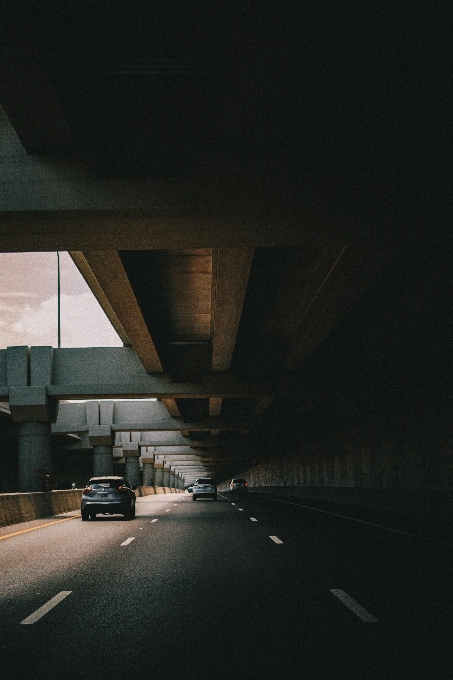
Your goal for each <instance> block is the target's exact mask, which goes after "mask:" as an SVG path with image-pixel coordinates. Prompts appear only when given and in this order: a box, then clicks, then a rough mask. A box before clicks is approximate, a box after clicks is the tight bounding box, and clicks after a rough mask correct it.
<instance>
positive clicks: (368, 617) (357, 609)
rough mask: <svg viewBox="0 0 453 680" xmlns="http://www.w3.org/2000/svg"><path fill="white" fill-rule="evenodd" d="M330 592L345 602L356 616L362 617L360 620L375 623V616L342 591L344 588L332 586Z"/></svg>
mask: <svg viewBox="0 0 453 680" xmlns="http://www.w3.org/2000/svg"><path fill="white" fill-rule="evenodd" d="M330 592H331V593H332V594H333V595H335V597H338V599H339V600H341V602H343V604H345V605H346V606H347V607H348V608H349V609H350V610H351V611H352V612H354V614H356V616H358V617H359V619H362V621H365V622H366V623H376V622H377V618H376V617H374V616H373V615H372V614H370V613H369V612H367V610H366V609H364V608H363V607H361V606H360V604H359V603H358V602H356V601H355V600H353V599H352V597H350V596H349V595H348V594H347V593H345V592H344V590H337V589H334V588H331V589H330Z"/></svg>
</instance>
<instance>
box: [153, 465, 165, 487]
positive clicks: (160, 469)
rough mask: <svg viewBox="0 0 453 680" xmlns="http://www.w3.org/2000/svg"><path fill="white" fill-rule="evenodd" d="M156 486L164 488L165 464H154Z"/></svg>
mask: <svg viewBox="0 0 453 680" xmlns="http://www.w3.org/2000/svg"><path fill="white" fill-rule="evenodd" d="M154 486H156V487H163V486H164V466H163V463H154Z"/></svg>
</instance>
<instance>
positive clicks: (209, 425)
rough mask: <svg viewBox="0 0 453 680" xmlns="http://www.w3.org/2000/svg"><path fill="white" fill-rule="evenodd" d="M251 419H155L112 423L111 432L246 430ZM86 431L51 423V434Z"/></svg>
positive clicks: (73, 424)
mask: <svg viewBox="0 0 453 680" xmlns="http://www.w3.org/2000/svg"><path fill="white" fill-rule="evenodd" d="M252 425H253V423H252V422H251V421H246V420H241V421H228V420H225V419H221V418H207V419H206V420H204V421H201V422H198V423H187V422H185V421H183V420H182V419H180V418H173V419H172V418H168V419H161V420H156V421H155V422H154V423H150V422H149V421H146V422H124V423H120V424H118V423H115V424H113V425H112V431H113V432H140V431H143V432H150V431H155V432H158V431H161V432H181V430H188V431H189V432H191V431H194V432H210V431H211V430H230V431H235V430H248V429H250V428H251V427H252ZM87 431H88V425H83V424H80V423H76V422H70V421H66V422H65V421H58V422H57V423H55V424H53V425H52V434H67V433H74V434H79V433H83V432H87Z"/></svg>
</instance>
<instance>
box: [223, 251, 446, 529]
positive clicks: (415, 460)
mask: <svg viewBox="0 0 453 680" xmlns="http://www.w3.org/2000/svg"><path fill="white" fill-rule="evenodd" d="M452 261H453V252H452V249H451V247H446V244H430V245H429V247H425V248H423V249H422V248H416V247H405V248H404V249H401V251H399V252H398V253H396V254H395V258H394V261H393V262H392V264H391V266H389V268H388V269H387V270H386V271H385V272H384V274H383V275H382V276H381V277H380V279H379V280H378V281H377V282H376V284H375V285H374V286H373V287H372V288H371V289H370V290H369V291H368V292H367V294H366V295H365V296H364V297H363V298H362V300H361V301H360V303H359V304H358V305H357V306H356V307H355V308H354V310H353V311H352V312H351V313H350V314H349V315H348V317H346V318H345V319H344V321H343V322H342V323H341V324H340V325H339V326H338V327H337V329H336V330H335V332H334V333H333V334H332V335H331V336H330V337H329V339H328V340H327V341H326V342H325V343H324V345H323V346H322V347H321V348H320V349H319V350H318V351H317V352H316V354H315V355H313V357H312V358H311V360H310V361H309V362H308V363H307V364H306V366H304V367H303V369H302V371H301V372H300V374H299V375H298V376H296V377H295V376H293V378H292V380H293V382H292V385H291V390H290V391H288V396H290V398H286V399H282V400H281V401H280V402H277V401H276V402H275V405H274V406H273V407H272V408H271V409H269V410H268V412H267V413H266V438H262V439H261V440H259V441H257V442H256V443H254V442H251V448H252V446H253V447H254V450H253V458H254V461H253V463H252V464H251V465H250V466H249V467H248V468H245V469H243V470H242V471H241V472H240V473H239V471H238V472H237V473H235V474H237V476H243V477H246V478H247V479H248V480H249V483H250V487H251V488H252V489H254V490H255V491H262V492H272V493H284V494H297V495H298V496H303V497H304V498H307V499H319V500H321V499H323V500H328V501H336V502H338V503H342V504H351V505H360V506H363V507H372V508H377V509H383V510H392V511H394V512H400V513H409V514H412V515H417V516H439V517H444V518H451V519H453V316H452V313H451V310H452V309H453V277H452V276H451V271H452V269H451V262H452Z"/></svg>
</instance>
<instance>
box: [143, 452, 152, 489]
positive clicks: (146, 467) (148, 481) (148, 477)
mask: <svg viewBox="0 0 453 680" xmlns="http://www.w3.org/2000/svg"><path fill="white" fill-rule="evenodd" d="M142 463H143V486H154V458H143V457H142Z"/></svg>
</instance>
